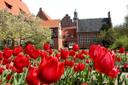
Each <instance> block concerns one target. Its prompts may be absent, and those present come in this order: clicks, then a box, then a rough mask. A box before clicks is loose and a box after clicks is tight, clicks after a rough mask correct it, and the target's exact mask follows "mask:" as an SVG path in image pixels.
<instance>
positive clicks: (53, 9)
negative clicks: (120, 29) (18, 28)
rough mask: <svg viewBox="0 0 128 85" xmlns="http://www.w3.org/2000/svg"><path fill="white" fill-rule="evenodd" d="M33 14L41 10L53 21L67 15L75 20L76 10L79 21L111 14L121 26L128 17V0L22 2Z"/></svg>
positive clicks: (46, 0)
mask: <svg viewBox="0 0 128 85" xmlns="http://www.w3.org/2000/svg"><path fill="white" fill-rule="evenodd" d="M22 1H23V2H25V3H26V4H27V6H28V8H29V10H30V11H31V13H32V14H34V15H36V14H37V13H38V11H39V8H42V10H43V11H44V12H45V13H46V14H47V15H48V16H50V17H51V18H52V19H62V18H63V17H64V16H65V14H68V15H69V16H71V18H73V13H74V11H75V9H76V11H77V12H78V18H79V19H90V18H104V17H107V13H108V11H110V12H111V18H112V23H113V25H114V26H115V25H121V24H122V23H124V18H125V16H126V15H128V0H22Z"/></svg>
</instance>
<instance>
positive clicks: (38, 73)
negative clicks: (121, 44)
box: [0, 43, 128, 85]
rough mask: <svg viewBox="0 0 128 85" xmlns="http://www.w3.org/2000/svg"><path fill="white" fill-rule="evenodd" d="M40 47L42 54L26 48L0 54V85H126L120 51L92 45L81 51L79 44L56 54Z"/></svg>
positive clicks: (125, 66)
mask: <svg viewBox="0 0 128 85" xmlns="http://www.w3.org/2000/svg"><path fill="white" fill-rule="evenodd" d="M42 47H43V50H42V49H37V48H36V47H35V46H34V45H32V44H28V45H27V46H26V47H25V48H23V47H21V46H17V47H15V48H14V49H9V48H5V49H4V50H3V51H1V52H0V84H1V85H6V84H9V85H26V84H27V85H46V84H47V85H49V84H54V85H81V84H82V85H88V84H89V85H93V84H94V85H96V84H100V85H102V84H104V82H106V83H108V85H110V84H114V83H115V82H114V81H115V80H116V79H117V80H119V82H118V83H119V84H122V83H123V82H125V83H126V84H127V83H128V82H127V78H126V77H125V76H123V77H122V76H121V73H122V70H121V68H120V67H119V65H120V64H119V62H121V57H117V56H122V55H123V51H124V49H123V50H121V49H122V48H121V49H120V50H121V51H120V50H119V52H117V54H118V55H116V54H115V53H116V52H114V53H113V51H110V50H108V49H107V48H105V47H103V46H101V45H91V46H90V49H89V50H84V49H83V50H80V49H79V46H78V44H74V45H73V49H71V50H69V49H67V48H64V49H60V50H58V51H56V50H54V49H51V48H50V45H49V43H46V44H44V45H43V46H42ZM126 56H127V55H126ZM117 62H118V63H117ZM121 64H122V63H121ZM116 65H118V66H116ZM123 68H125V69H128V64H127V63H124V66H123Z"/></svg>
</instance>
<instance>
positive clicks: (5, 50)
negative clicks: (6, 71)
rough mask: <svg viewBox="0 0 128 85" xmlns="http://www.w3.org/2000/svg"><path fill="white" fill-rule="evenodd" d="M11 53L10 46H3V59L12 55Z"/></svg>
mask: <svg viewBox="0 0 128 85" xmlns="http://www.w3.org/2000/svg"><path fill="white" fill-rule="evenodd" d="M12 53H13V51H12V50H11V49H10V48H5V49H4V50H3V57H4V58H5V59H8V58H9V57H11V56H12Z"/></svg>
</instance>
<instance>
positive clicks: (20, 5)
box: [0, 0, 31, 15]
mask: <svg viewBox="0 0 128 85" xmlns="http://www.w3.org/2000/svg"><path fill="white" fill-rule="evenodd" d="M0 10H7V11H8V12H10V13H12V14H14V15H19V13H21V12H23V13H24V14H26V15H30V14H31V13H30V11H29V9H28V7H27V6H26V4H25V3H24V2H22V0H0Z"/></svg>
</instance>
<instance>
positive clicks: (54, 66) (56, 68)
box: [38, 57, 64, 84]
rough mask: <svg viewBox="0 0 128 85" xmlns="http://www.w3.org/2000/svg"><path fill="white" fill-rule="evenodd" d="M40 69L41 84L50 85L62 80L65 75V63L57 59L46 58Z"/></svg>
mask: <svg viewBox="0 0 128 85" xmlns="http://www.w3.org/2000/svg"><path fill="white" fill-rule="evenodd" d="M38 69H39V70H38V77H39V79H40V80H41V82H43V83H44V84H50V83H53V82H56V81H57V80H59V79H60V78H61V75H62V74H63V73H64V63H61V62H59V61H58V59H57V57H49V58H45V57H44V58H43V60H42V62H41V63H40V66H39V68H38Z"/></svg>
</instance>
